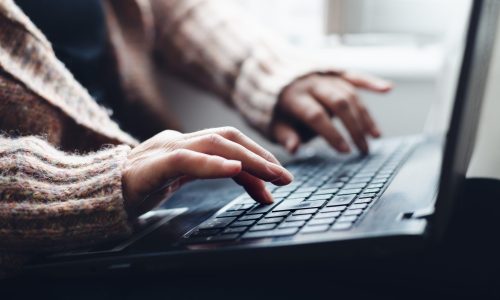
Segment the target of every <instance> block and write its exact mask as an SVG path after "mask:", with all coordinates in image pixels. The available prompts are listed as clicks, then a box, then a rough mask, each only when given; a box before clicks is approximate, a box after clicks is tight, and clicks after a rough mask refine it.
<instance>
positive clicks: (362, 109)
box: [354, 99, 381, 138]
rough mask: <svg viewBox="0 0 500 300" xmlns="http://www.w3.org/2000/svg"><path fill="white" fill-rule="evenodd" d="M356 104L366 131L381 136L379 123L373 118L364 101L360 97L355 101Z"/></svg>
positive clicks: (376, 136) (373, 135)
mask: <svg viewBox="0 0 500 300" xmlns="http://www.w3.org/2000/svg"><path fill="white" fill-rule="evenodd" d="M354 105H355V106H356V110H357V111H358V115H359V116H360V118H361V120H362V122H363V127H364V129H365V131H366V132H368V133H369V134H370V135H371V136H372V137H374V138H378V137H380V136H381V132H380V129H379V128H378V126H377V124H376V123H375V121H374V120H373V118H372V116H371V114H370V112H369V111H368V108H366V106H365V105H364V104H363V102H362V101H361V100H359V99H356V100H355V101H354Z"/></svg>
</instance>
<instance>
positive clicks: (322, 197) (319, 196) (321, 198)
mask: <svg viewBox="0 0 500 300" xmlns="http://www.w3.org/2000/svg"><path fill="white" fill-rule="evenodd" d="M330 198H332V195H327V194H325V195H313V196H311V197H310V198H309V199H307V201H316V200H329V199H330Z"/></svg>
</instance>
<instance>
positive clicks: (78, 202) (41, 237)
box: [0, 137, 130, 275]
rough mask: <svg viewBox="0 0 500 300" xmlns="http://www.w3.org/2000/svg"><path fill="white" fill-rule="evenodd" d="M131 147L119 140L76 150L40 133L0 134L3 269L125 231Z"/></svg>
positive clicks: (108, 238) (91, 243)
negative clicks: (125, 174)
mask: <svg viewBox="0 0 500 300" xmlns="http://www.w3.org/2000/svg"><path fill="white" fill-rule="evenodd" d="M129 151H130V147H129V146H117V147H111V148H108V149H104V150H101V151H99V152H96V153H90V154H87V155H76V154H69V153H64V152H61V151H59V150H56V149H55V148H54V147H53V146H51V145H49V144H48V143H47V142H45V141H43V140H41V139H39V138H36V137H23V138H17V139H8V138H4V137H0V237H1V238H0V252H1V253H2V254H0V266H3V267H4V270H3V271H4V272H5V271H6V268H7V269H8V268H14V267H18V265H17V264H18V263H19V262H22V261H23V260H22V259H20V258H22V257H23V256H24V258H28V257H29V255H31V254H35V253H46V252H50V251H55V250H63V249H70V248H77V247H81V246H89V245H93V244H96V243H99V242H102V241H103V240H112V239H118V238H123V237H125V236H126V235H127V234H128V233H129V232H130V227H129V225H128V223H127V215H126V212H125V210H124V205H123V196H122V191H121V177H122V165H123V162H124V160H125V158H126V155H127V153H128V152H129ZM8 254H10V255H8ZM13 257H14V258H16V260H14V261H13V260H12V258H13ZM9 258H10V261H9ZM9 262H10V265H9V264H8V263H9ZM12 263H14V265H13V264H12ZM1 270H2V269H1V268H0V272H1ZM0 275H1V274H0Z"/></svg>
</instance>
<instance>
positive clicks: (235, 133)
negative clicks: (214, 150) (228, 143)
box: [220, 126, 241, 138]
mask: <svg viewBox="0 0 500 300" xmlns="http://www.w3.org/2000/svg"><path fill="white" fill-rule="evenodd" d="M220 132H221V134H223V135H224V136H226V137H227V138H236V137H239V136H240V135H241V132H240V131H239V130H238V129H236V128H234V127H232V126H225V127H222V128H220Z"/></svg>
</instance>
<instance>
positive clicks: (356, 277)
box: [2, 180, 500, 299]
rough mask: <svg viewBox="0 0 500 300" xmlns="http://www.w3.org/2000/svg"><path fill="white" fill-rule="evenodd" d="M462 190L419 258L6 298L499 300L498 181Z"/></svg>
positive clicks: (22, 282) (97, 281)
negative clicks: (438, 241)
mask: <svg viewBox="0 0 500 300" xmlns="http://www.w3.org/2000/svg"><path fill="white" fill-rule="evenodd" d="M194 187H196V189H195V188H194ZM219 187H226V188H224V189H223V188H220V189H219ZM200 189H206V190H210V191H211V192H210V194H211V195H212V197H210V199H207V201H206V202H200V201H199V200H198V199H199V197H198V196H196V195H199V194H198V193H199V191H200ZM195 190H196V192H195ZM464 191H465V192H464V194H463V195H462V197H461V199H460V201H458V205H457V206H458V213H457V214H456V216H455V218H454V219H453V220H452V228H454V230H453V231H452V232H449V234H448V235H447V236H446V243H444V244H442V245H440V246H439V247H436V248H434V249H433V251H432V252H428V253H426V254H425V255H422V256H419V257H399V258H398V257H394V258H393V259H391V260H385V261H368V262H359V263H356V262H352V261H351V262H346V263H345V264H343V265H338V266H328V267H325V266H321V265H314V266H313V265H311V266H304V265H302V264H300V262H294V261H290V262H289V264H287V265H285V266H283V265H281V266H279V267H276V266H273V265H263V266H258V268H257V269H258V271H255V270H250V269H234V270H233V269H225V270H209V269H207V270H198V271H185V272H182V271H180V272H175V273H165V272H157V273H150V274H144V273H141V274H134V273H124V274H122V275H121V276H118V277H113V278H111V277H104V278H94V279H78V278H77V279H64V278H63V279H61V278H59V279H54V280H51V279H44V278H37V279H33V278H31V279H28V278H18V279H15V280H8V281H5V282H3V283H2V285H3V286H2V299H21V298H26V297H27V296H31V297H33V296H35V297H36V298H37V299H48V298H50V299H158V298H159V299H163V298H167V299H273V298H277V299H285V298H290V299H301V298H309V299H332V298H333V299H335V298H337V297H339V298H341V299H347V298H348V299H365V298H369V299H436V298H438V299H439V298H441V299H448V298H449V297H453V298H454V299H457V298H460V299H471V298H474V299H485V298H488V297H491V298H498V297H499V296H500V294H499V288H498V287H499V286H500V283H499V280H498V270H499V265H500V264H499V260H498V253H499V251H500V247H499V246H498V242H497V241H498V239H499V238H498V234H497V232H498V228H500V225H499V224H498V222H499V219H498V217H497V215H498V212H499V209H500V202H499V200H500V183H499V182H498V181H493V180H470V181H467V185H466V187H465V189H464ZM240 192H241V190H240V189H239V188H238V187H236V186H234V185H233V184H232V183H231V182H230V181H226V180H215V181H209V182H199V183H196V184H193V185H191V186H188V187H187V189H184V190H183V191H182V192H181V193H178V194H177V196H175V197H174V198H173V199H171V202H169V203H168V206H169V207H183V206H190V207H192V209H193V211H195V212H196V214H197V215H198V216H199V218H200V219H199V221H201V220H203V219H204V218H206V217H208V216H209V215H210V214H212V213H213V212H214V211H215V210H217V208H218V207H222V206H223V205H224V204H225V203H227V201H230V200H231V199H232V198H233V197H234V195H237V194H238V193H240ZM190 220H192V219H191V218H190ZM178 222H180V223H182V220H178ZM192 222H193V223H194V222H196V221H194V220H192ZM185 226H187V227H188V226H190V225H185ZM451 250H453V251H451Z"/></svg>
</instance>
